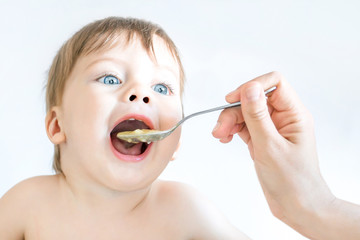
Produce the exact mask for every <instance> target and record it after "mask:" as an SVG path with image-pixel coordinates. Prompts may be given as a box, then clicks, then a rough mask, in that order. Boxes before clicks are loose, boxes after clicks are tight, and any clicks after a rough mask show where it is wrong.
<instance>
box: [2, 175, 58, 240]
mask: <svg viewBox="0 0 360 240" xmlns="http://www.w3.org/2000/svg"><path fill="white" fill-rule="evenodd" d="M56 181H57V177H56V176H39V177H33V178H29V179H26V180H23V181H21V182H20V183H18V184H16V185H15V186H14V187H12V188H11V189H10V190H9V191H8V192H6V193H5V194H4V196H2V197H1V198H0V239H23V237H24V232H25V227H26V223H27V221H29V216H30V215H31V212H32V211H34V209H36V207H37V206H38V205H40V204H41V199H43V198H44V196H45V194H48V193H49V191H54V189H55V188H53V187H54V184H55V183H56Z"/></svg>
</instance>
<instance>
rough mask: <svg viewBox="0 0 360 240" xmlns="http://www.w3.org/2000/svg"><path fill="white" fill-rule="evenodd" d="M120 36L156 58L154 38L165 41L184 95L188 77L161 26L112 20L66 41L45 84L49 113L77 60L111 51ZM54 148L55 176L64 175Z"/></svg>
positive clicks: (118, 19) (58, 154)
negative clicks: (140, 44) (134, 39)
mask: <svg viewBox="0 0 360 240" xmlns="http://www.w3.org/2000/svg"><path fill="white" fill-rule="evenodd" d="M120 35H121V36H125V38H124V40H125V43H129V42H130V41H131V40H132V39H133V37H134V36H136V37H137V39H139V40H140V41H141V43H142V45H143V46H144V48H145V49H146V50H147V51H148V53H149V54H151V55H152V56H154V57H155V52H154V48H153V37H154V35H157V36H159V37H160V38H162V39H163V40H164V42H165V43H166V45H167V47H168V49H169V50H170V52H171V54H172V55H173V57H174V59H175V60H176V61H177V63H178V64H179V69H180V72H179V78H180V90H181V93H183V90H184V81H185V77H184V70H183V66H182V64H181V60H180V56H179V52H178V50H177V48H176V46H175V44H174V43H173V41H172V40H171V39H170V37H169V36H168V35H167V34H166V33H165V31H164V30H163V29H162V28H161V27H160V26H158V25H156V24H153V23H151V22H148V21H144V20H141V19H135V18H122V17H109V18H105V19H102V20H98V21H95V22H93V23H90V24H88V25H86V26H84V27H83V28H82V29H80V30H79V31H78V32H76V33H75V34H74V35H73V36H72V37H71V38H70V39H69V40H68V41H66V42H65V43H64V45H63V46H62V47H61V48H60V50H59V51H58V53H57V54H56V56H55V58H54V60H53V62H52V65H51V67H50V70H49V75H48V80H47V84H46V112H49V111H50V110H51V108H52V107H54V106H59V105H61V102H62V96H63V93H64V88H65V84H66V80H67V79H68V77H69V75H70V73H71V71H72V69H73V68H74V66H75V63H76V61H77V59H78V58H79V57H80V56H84V55H87V54H90V53H92V52H96V51H98V50H103V49H108V48H111V47H112V45H113V44H114V43H115V42H116V41H117V40H118V39H119V36H120ZM155 59H156V57H155ZM54 148H55V150H54V159H53V169H54V170H55V172H56V173H61V172H62V169H61V164H60V147H59V146H58V145H55V146H54Z"/></svg>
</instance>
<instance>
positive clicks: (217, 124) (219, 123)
mask: <svg viewBox="0 0 360 240" xmlns="http://www.w3.org/2000/svg"><path fill="white" fill-rule="evenodd" d="M220 125H221V122H217V123H216V125H215V127H214V129H213V130H212V131H213V132H215V131H216V130H218V129H219V127H220Z"/></svg>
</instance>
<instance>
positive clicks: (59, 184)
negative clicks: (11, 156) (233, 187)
mask: <svg viewBox="0 0 360 240" xmlns="http://www.w3.org/2000/svg"><path fill="white" fill-rule="evenodd" d="M144 193H145V194H144ZM133 195H137V196H138V201H135V202H132V203H131V204H128V205H126V206H125V205H121V204H119V205H118V206H116V202H119V203H120V202H123V199H121V198H122V197H123V196H117V195H116V194H114V195H113V196H111V197H110V196H108V197H107V198H104V197H101V198H98V197H95V199H86V198H81V197H80V196H78V194H77V193H75V192H73V191H72V189H71V187H70V186H69V185H68V183H67V182H66V179H65V178H64V176H63V175H55V176H41V177H35V178H32V179H28V180H25V181H23V182H21V183H19V184H18V185H16V186H15V187H14V188H13V189H11V190H10V191H9V192H8V193H7V194H5V196H3V198H1V200H0V212H1V215H0V230H1V231H0V238H1V239H27V240H42V239H44V240H45V239H109V240H111V239H114V240H115V239H144V237H145V236H146V239H149V240H151V239H154V240H155V239H164V240H165V239H248V238H247V237H246V236H245V235H243V234H242V233H241V232H240V231H238V230H237V229H236V228H234V227H233V226H232V225H231V224H229V223H228V222H227V221H226V219H225V218H224V217H223V216H222V215H221V214H220V213H219V212H218V211H217V210H216V208H214V206H212V204H211V203H209V202H207V201H206V200H204V198H203V197H202V196H200V195H199V194H198V193H196V192H195V191H194V190H193V189H191V188H190V187H188V186H186V185H183V184H180V183H175V182H163V181H156V182H155V183H153V185H152V187H151V188H149V189H147V190H146V191H144V192H142V191H140V192H138V193H134V194H133ZM132 197H134V196H132Z"/></svg>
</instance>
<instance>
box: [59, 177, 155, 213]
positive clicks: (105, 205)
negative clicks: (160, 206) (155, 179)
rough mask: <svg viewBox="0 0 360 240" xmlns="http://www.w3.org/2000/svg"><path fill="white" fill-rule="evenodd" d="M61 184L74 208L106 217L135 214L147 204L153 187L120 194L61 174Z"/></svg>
mask: <svg viewBox="0 0 360 240" xmlns="http://www.w3.org/2000/svg"><path fill="white" fill-rule="evenodd" d="M58 176H59V183H60V187H61V190H62V192H63V193H64V196H65V197H66V198H67V201H69V202H70V203H71V204H72V205H73V207H74V208H76V209H77V210H80V211H82V212H84V213H91V214H95V215H98V214H100V215H103V216H104V215H106V216H108V217H109V216H111V215H113V216H116V217H119V216H121V215H122V216H124V215H129V214H132V213H133V212H135V211H136V210H137V209H138V208H140V207H141V206H142V205H144V204H145V202H146V199H147V197H148V196H149V194H150V190H151V185H150V186H149V187H147V188H145V189H141V190H137V191H132V192H120V191H115V190H112V189H108V188H106V187H105V186H100V185H95V184H94V185H92V184H91V183H88V182H81V181H78V180H79V179H74V178H71V177H69V176H66V177H65V175H63V174H59V175H58Z"/></svg>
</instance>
